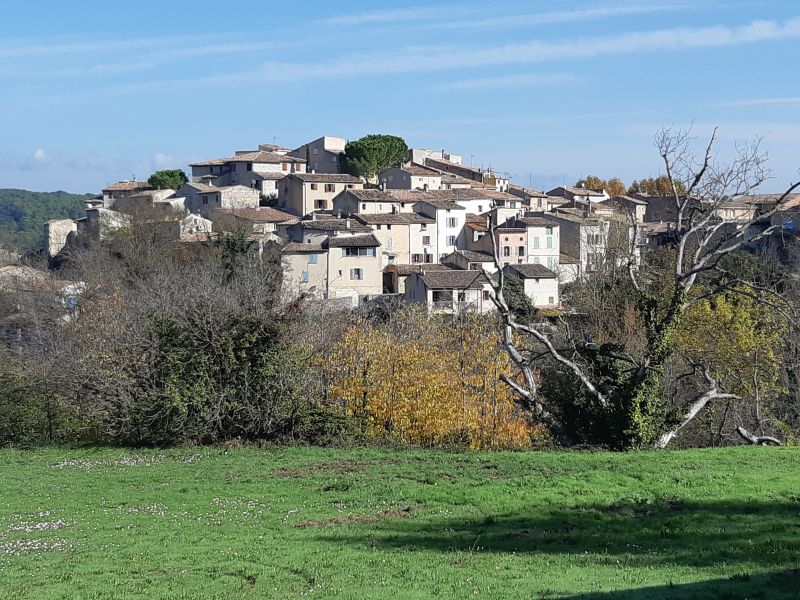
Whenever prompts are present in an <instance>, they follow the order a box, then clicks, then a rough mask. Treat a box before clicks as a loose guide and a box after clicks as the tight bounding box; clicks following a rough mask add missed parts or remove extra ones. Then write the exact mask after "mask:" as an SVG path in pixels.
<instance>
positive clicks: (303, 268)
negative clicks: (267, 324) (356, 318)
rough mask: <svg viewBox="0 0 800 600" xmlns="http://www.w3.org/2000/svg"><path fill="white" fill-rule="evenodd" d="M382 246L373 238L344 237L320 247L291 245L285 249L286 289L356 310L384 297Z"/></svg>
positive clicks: (305, 244) (325, 242) (361, 236)
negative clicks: (362, 303) (365, 301)
mask: <svg viewBox="0 0 800 600" xmlns="http://www.w3.org/2000/svg"><path fill="white" fill-rule="evenodd" d="M379 248H380V242H378V240H377V238H376V237H375V236H374V235H372V234H365V235H352V236H351V235H342V236H336V237H330V238H327V239H326V240H325V241H324V242H322V243H321V244H320V243H310V244H309V243H298V242H291V243H288V244H286V245H285V246H284V247H283V249H282V251H281V252H282V255H283V262H284V289H286V290H287V292H288V293H289V294H292V295H298V294H300V293H309V294H312V295H314V296H315V297H318V298H321V299H324V300H333V299H339V300H345V301H346V302H347V304H349V305H350V306H356V305H357V304H358V303H359V301H360V299H361V298H363V297H365V296H372V295H379V294H381V293H383V273H382V270H381V258H380V251H379Z"/></svg>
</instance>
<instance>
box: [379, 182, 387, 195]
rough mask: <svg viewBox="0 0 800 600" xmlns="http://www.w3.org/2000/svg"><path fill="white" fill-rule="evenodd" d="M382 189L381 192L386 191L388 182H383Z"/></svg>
mask: <svg viewBox="0 0 800 600" xmlns="http://www.w3.org/2000/svg"><path fill="white" fill-rule="evenodd" d="M380 187H381V191H382V192H385V191H386V181H381V186H380Z"/></svg>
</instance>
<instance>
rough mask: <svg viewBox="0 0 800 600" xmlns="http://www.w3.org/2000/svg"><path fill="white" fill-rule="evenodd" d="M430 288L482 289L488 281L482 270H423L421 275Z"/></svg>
mask: <svg viewBox="0 0 800 600" xmlns="http://www.w3.org/2000/svg"><path fill="white" fill-rule="evenodd" d="M419 277H420V279H422V281H423V282H425V285H426V286H427V287H428V288H429V289H452V290H467V289H478V290H479V289H481V288H482V287H483V285H484V284H485V283H487V280H486V277H485V276H484V275H483V272H482V271H466V270H463V271H462V270H457V269H452V270H449V271H434V272H430V271H427V270H425V271H423V272H421V273H420V275H419Z"/></svg>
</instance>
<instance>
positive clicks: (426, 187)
mask: <svg viewBox="0 0 800 600" xmlns="http://www.w3.org/2000/svg"><path fill="white" fill-rule="evenodd" d="M422 189H423V190H425V191H426V192H427V191H428V184H427V183H426V184H424V185H423V186H422Z"/></svg>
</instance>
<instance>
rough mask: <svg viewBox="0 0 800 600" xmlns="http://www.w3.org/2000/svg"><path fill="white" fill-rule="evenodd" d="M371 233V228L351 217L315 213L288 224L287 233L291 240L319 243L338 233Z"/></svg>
mask: <svg viewBox="0 0 800 600" xmlns="http://www.w3.org/2000/svg"><path fill="white" fill-rule="evenodd" d="M367 233H372V228H371V227H368V226H367V225H364V224H363V223H361V222H359V221H357V220H356V219H353V218H349V217H348V218H344V219H338V218H334V217H329V218H320V217H318V216H317V215H316V214H314V215H312V217H311V218H306V219H303V220H300V221H298V222H296V223H295V224H294V225H290V226H289V227H288V228H287V235H288V238H289V241H291V242H303V243H306V244H321V243H322V242H324V241H325V240H326V239H328V238H329V237H334V236H339V235H363V234H367Z"/></svg>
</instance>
